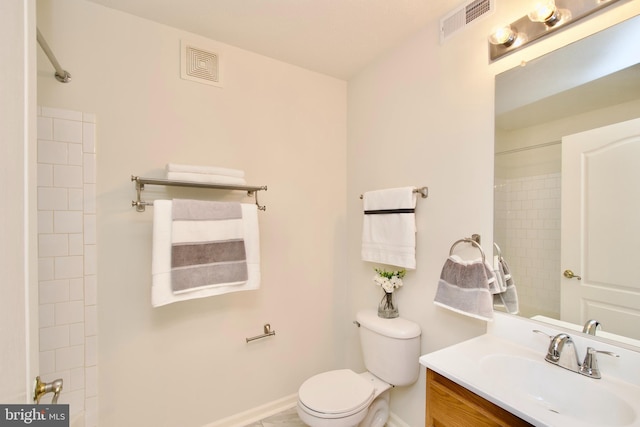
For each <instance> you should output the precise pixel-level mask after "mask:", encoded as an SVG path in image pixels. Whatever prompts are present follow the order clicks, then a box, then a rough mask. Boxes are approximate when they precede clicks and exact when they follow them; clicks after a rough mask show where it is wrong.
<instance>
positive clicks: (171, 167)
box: [167, 163, 244, 178]
mask: <svg viewBox="0 0 640 427" xmlns="http://www.w3.org/2000/svg"><path fill="white" fill-rule="evenodd" d="M168 172H186V173H200V174H205V175H223V176H233V177H236V178H244V171H243V170H239V169H230V168H221V167H218V166H198V165H181V164H176V163H167V173H168Z"/></svg>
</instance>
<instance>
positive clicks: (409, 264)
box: [362, 187, 416, 269]
mask: <svg viewBox="0 0 640 427" xmlns="http://www.w3.org/2000/svg"><path fill="white" fill-rule="evenodd" d="M363 205H364V220H363V224H362V259H363V261H370V262H378V263H382V264H388V265H395V266H398V267H404V268H409V269H415V268H416V220H415V207H416V193H415V192H414V191H413V187H403V188H391V189H387V190H377V191H369V192H367V193H365V194H364V196H363Z"/></svg>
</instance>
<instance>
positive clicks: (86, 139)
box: [82, 123, 96, 154]
mask: <svg viewBox="0 0 640 427" xmlns="http://www.w3.org/2000/svg"><path fill="white" fill-rule="evenodd" d="M82 146H83V151H84V152H85V153H94V154H95V152H96V125H95V124H94V123H83V125H82Z"/></svg>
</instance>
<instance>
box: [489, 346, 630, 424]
mask: <svg viewBox="0 0 640 427" xmlns="http://www.w3.org/2000/svg"><path fill="white" fill-rule="evenodd" d="M479 365H480V369H481V370H482V371H483V373H484V374H485V375H487V376H488V379H489V380H490V381H493V382H495V383H496V384H498V385H499V387H500V388H504V390H505V392H509V393H515V394H516V395H518V397H520V398H522V399H526V400H529V401H530V402H533V403H534V404H536V405H540V406H541V407H542V408H543V409H544V410H547V411H550V412H553V413H556V414H561V415H565V416H567V417H570V418H572V419H575V420H578V421H581V422H583V423H585V424H592V425H598V426H627V425H630V424H632V423H633V422H634V421H636V419H637V414H636V411H635V409H634V408H633V407H632V406H631V405H630V404H629V403H627V402H626V401H625V400H623V398H621V397H620V396H618V395H617V394H615V393H614V392H612V391H610V390H609V389H608V387H605V386H603V383H600V382H599V381H600V380H597V379H593V378H588V377H585V376H583V375H580V374H577V373H575V372H571V371H568V370H565V369H563V368H560V367H558V366H555V365H552V364H549V363H547V362H545V361H536V360H531V359H529V358H526V357H519V356H511V355H507V354H492V355H488V356H485V357H483V358H482V359H481V360H480V362H479Z"/></svg>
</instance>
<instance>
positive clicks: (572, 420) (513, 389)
mask: <svg viewBox="0 0 640 427" xmlns="http://www.w3.org/2000/svg"><path fill="white" fill-rule="evenodd" d="M525 333H528V334H531V336H533V337H534V338H533V339H534V340H535V339H538V341H536V346H537V347H536V348H535V349H531V348H529V347H527V346H522V345H519V344H516V343H514V342H513V341H510V340H505V339H503V338H500V337H497V336H495V335H491V334H485V335H482V336H480V337H476V338H473V339H471V340H468V341H464V342H462V343H459V344H456V345H453V346H451V347H447V348H444V349H442V350H439V351H435V352H432V353H429V354H425V355H423V356H422V357H421V358H420V363H421V364H422V365H423V366H425V367H426V368H428V369H431V370H433V371H435V372H437V373H439V374H441V375H444V376H445V377H447V378H449V379H451V380H452V381H454V382H456V383H458V384H460V385H461V386H463V387H465V388H467V389H469V390H470V391H472V392H474V393H476V394H477V395H479V396H481V397H483V398H485V399H487V400H489V401H490V402H493V403H495V404H496V405H498V406H500V407H502V408H504V409H506V410H507V411H509V412H511V413H513V414H514V415H516V416H518V417H520V418H522V419H524V420H526V421H528V422H529V423H531V424H533V425H534V426H538V427H606V426H610V427H614V426H626V427H632V426H633V427H640V383H638V382H637V381H636V378H637V376H635V371H637V369H638V368H637V366H638V363H637V362H634V360H638V359H636V358H637V357H638V356H637V355H636V353H632V352H627V353H623V352H624V351H625V350H620V351H616V353H618V352H620V353H623V354H622V355H621V357H620V358H615V359H614V358H609V359H604V358H605V357H606V356H604V355H601V356H600V360H599V362H600V365H601V366H600V368H601V371H602V378H601V379H595V378H589V377H586V376H584V375H580V374H579V373H576V372H571V371H569V370H567V369H563V368H561V367H559V366H556V365H553V364H551V363H548V362H545V360H544V356H545V354H546V349H547V344H548V343H547V342H546V341H545V340H544V339H542V340H540V337H539V336H538V334H533V333H532V332H531V329H528V331H525ZM601 345H602V344H601ZM581 347H582V345H581ZM607 349H609V348H607ZM612 350H613V349H612ZM579 352H580V355H582V353H583V352H584V350H583V349H582V348H580V349H579ZM624 363H628V364H624ZM616 369H618V371H615V370H616ZM616 372H619V373H620V375H618V374H617V373H616ZM614 373H616V375H613V374H614Z"/></svg>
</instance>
